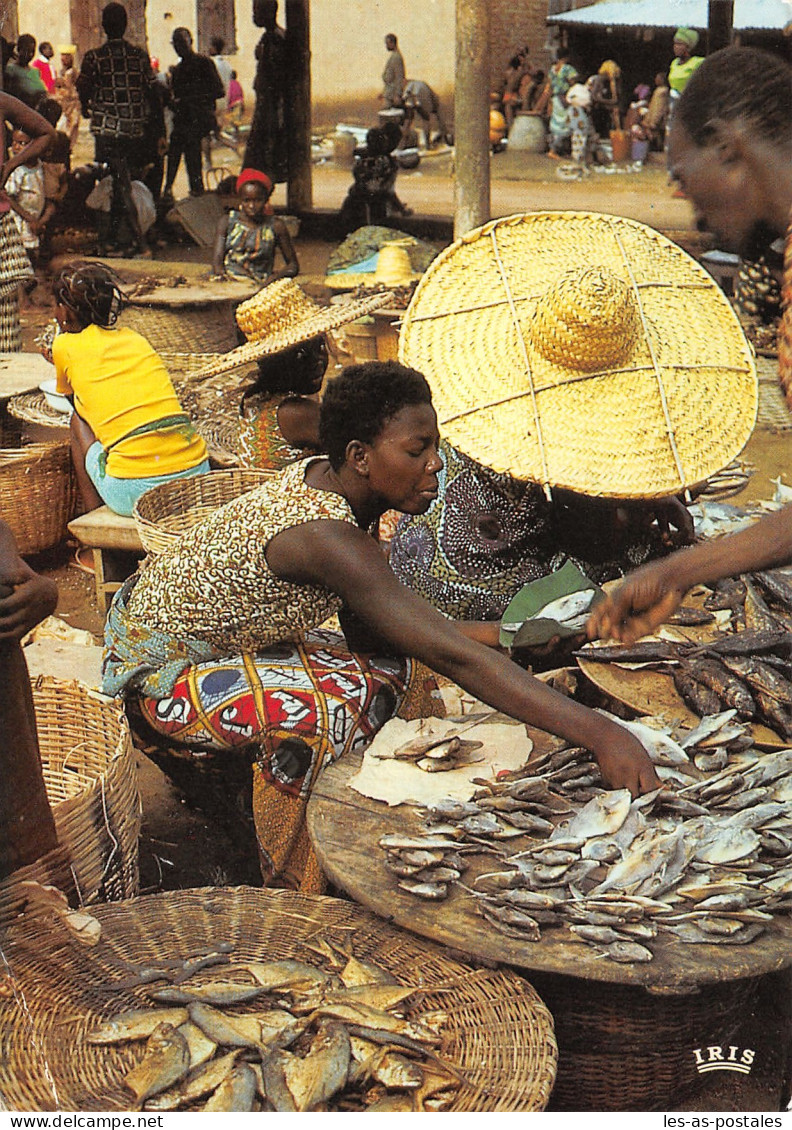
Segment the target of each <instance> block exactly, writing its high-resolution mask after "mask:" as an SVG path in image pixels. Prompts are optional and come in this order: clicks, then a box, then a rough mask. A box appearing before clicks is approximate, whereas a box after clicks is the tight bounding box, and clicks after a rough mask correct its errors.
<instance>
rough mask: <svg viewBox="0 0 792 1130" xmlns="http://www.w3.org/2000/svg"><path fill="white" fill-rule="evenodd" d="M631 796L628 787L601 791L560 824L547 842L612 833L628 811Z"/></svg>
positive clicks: (617, 828) (585, 838) (588, 837)
mask: <svg viewBox="0 0 792 1130" xmlns="http://www.w3.org/2000/svg"><path fill="white" fill-rule="evenodd" d="M631 801H632V797H631V796H630V790H629V789H615V790H613V791H611V792H607V793H603V794H602V795H601V796H597V797H595V798H594V799H593V800H590V801H589V802H588V804H586V805H584V806H583V808H582V809H581V810H580V812H578V813H577V815H575V816H573V817H572V819H571V820H570V821H569V822H568V823H566V824H562V825H561V826H560V828H558V829H557V833H553V835H552V836H551V837H550V840H549V842H550V843H552V842H553V841H554V840H557V839H564V840H568V839H573V838H580V839H584V840H587V839H590V838H592V837H593V836H606V835H613V834H614V833H615V832H617V831H618V830H619V828H621V826H622V824H623V823H624V821H625V819H626V817H627V813H628V812H629V811H630V804H631Z"/></svg>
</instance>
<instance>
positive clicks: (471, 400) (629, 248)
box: [399, 212, 758, 498]
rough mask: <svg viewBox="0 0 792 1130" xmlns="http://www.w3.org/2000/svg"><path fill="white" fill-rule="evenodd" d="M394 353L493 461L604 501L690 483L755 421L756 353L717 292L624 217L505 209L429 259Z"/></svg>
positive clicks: (446, 428) (734, 446)
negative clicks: (502, 214) (420, 376)
mask: <svg viewBox="0 0 792 1130" xmlns="http://www.w3.org/2000/svg"><path fill="white" fill-rule="evenodd" d="M399 358H400V360H401V361H402V362H404V363H405V364H407V365H411V366H412V367H414V368H416V369H418V370H420V371H421V372H423V373H424V374H425V375H426V377H427V379H428V380H429V383H430V385H431V387H432V395H433V399H434V405H435V408H436V410H437V415H438V420H439V423H440V428H441V430H442V432H443V434H444V435H445V436H446V438H447V439H448V440H449V441H450V442H451V443H453V444H454V445H455V446H457V447H459V449H460V450H461V451H463V452H465V453H466V454H467V455H469V456H471V457H472V458H473V459H476V460H477V461H478V462H480V463H483V464H485V465H486V466H489V467H492V468H494V469H495V470H497V471H505V472H508V473H510V474H512V475H514V476H515V477H517V478H521V479H529V480H532V481H534V482H538V483H542V484H543V485H544V486H545V487H551V486H552V487H565V488H567V489H569V490H574V491H578V492H580V493H584V494H589V495H597V496H602V497H609V498H657V497H660V496H662V495H665V494H671V493H677V492H679V491H682V490H685V489H687V488H688V487H691V486H693V485H694V484H696V483H700V482H702V481H703V480H705V479H707V478H708V477H709V476H710V475H712V474H714V473H715V472H716V471H719V470H721V469H722V468H723V467H725V466H726V465H727V464H728V463H729V462H731V460H732V459H734V458H735V456H736V455H737V454H738V453H739V452H740V451H741V450H742V448H743V447H744V445H745V443H746V442H747V440H748V438H749V436H750V435H751V432H752V430H753V427H754V423H755V421H756V413H757V407H758V383H757V379H756V367H755V363H754V358H753V354H752V351H751V348H750V346H749V345H748V343H747V341H746V339H745V335H744V334H743V331H742V329H741V327H740V324H739V322H738V320H737V316H736V315H735V313H734V312H733V310H732V308H731V306H730V304H729V302H728V299H727V298H726V296H725V295H724V294H723V292H722V291H721V290H720V289H719V288H718V287H717V286H716V284H715V283H714V281H713V280H712V278H711V277H710V275H709V274H707V272H706V271H705V270H704V268H703V267H701V266H700V265H699V264H698V263H697V262H696V261H695V260H694V259H692V258H691V257H690V256H689V255H688V254H687V253H686V252H684V251H683V250H682V249H681V248H679V247H678V246H677V245H676V244H674V243H672V242H671V241H670V240H669V239H666V238H665V237H664V236H662V235H660V234H659V233H658V232H656V231H654V230H653V229H652V228H649V227H647V226H645V225H644V224H640V223H637V222H636V221H634V220H627V219H623V218H621V217H617V216H607V215H600V214H594V213H582V212H540V213H533V214H530V215H518V216H509V217H507V218H505V219H501V220H496V221H493V222H491V223H488V224H485V225H484V226H483V227H481V228H477V229H476V230H474V231H471V232H469V233H468V234H467V235H465V236H463V237H462V238H461V239H459V240H457V241H456V243H454V244H452V245H451V246H450V247H448V248H447V249H446V250H445V251H444V252H443V253H442V254H441V255H439V256H438V257H437V259H435V260H434V262H433V263H432V264H431V265H430V266H429V268H428V270H427V272H426V274H425V275H424V277H423V279H422V281H421V282H420V283H419V284H418V287H417V289H416V292H415V294H414V295H413V299H412V301H411V303H410V305H409V307H408V309H407V311H406V313H405V316H404V321H403V324H402V329H401V333H400V338H399Z"/></svg>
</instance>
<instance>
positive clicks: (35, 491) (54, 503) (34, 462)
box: [0, 439, 77, 554]
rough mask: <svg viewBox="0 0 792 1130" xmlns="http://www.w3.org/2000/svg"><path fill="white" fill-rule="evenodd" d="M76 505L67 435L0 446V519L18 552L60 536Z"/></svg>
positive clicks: (49, 543) (33, 549)
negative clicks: (9, 533) (61, 438)
mask: <svg viewBox="0 0 792 1130" xmlns="http://www.w3.org/2000/svg"><path fill="white" fill-rule="evenodd" d="M76 507H77V480H76V478H75V475H74V468H73V467H72V461H71V450H70V446H69V440H68V439H64V440H62V441H59V442H57V443H32V444H30V445H29V446H27V447H5V448H2V449H0V519H2V520H3V521H5V522H7V523H8V525H9V526H10V527H11V531H12V533H13V535H14V537H15V538H16V543H17V547H18V549H19V552H20V553H22V554H28V553H39V552H41V550H43V549H50V548H51V547H52V546H53V545H57V544H58V543H59V542H60V541H62V540H63V538H64V537H65V536H66V532H67V531H66V524H67V522H69V521H71V519H72V518H73V517H74V516H75V513H76Z"/></svg>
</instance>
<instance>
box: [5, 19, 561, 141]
mask: <svg viewBox="0 0 792 1130" xmlns="http://www.w3.org/2000/svg"><path fill="white" fill-rule="evenodd" d="M13 2H14V0H6V3H10V4H13ZM74 2H75V0H72V3H74ZM94 2H95V3H97V4H98V5H99V7H100V8H101V6H102V0H79V3H81V4H87V3H94ZM140 2H141V0H130V2H129V4H128V7H130V8H131V7H132V6H133V5H134V4H136V3H140ZM227 2H228V3H235V5H236V40H237V51H236V52H235V53H229V54H228V56H227V57H228V59H229V61H230V63H231V65H232V66H233V67H234V69H235V70H236V71H237V72H238V76H239V80H240V82H241V83H242V86H243V89H244V90H245V92H246V94H247V95H248V96H249V97H250V101H251V103H252V86H253V76H254V73H255V55H254V52H255V47H256V43H257V42H258V39H259V36H260V35H261V31H260V29H259V28H257V27H255V25H254V24H253V16H252V10H253V5H252V0H227ZM202 3H204V4H205V3H206V0H146V3H145V12H146V17H145V18H146V38H147V43H146V44H145V46H147V47H148V50H149V52H150V54H152V55H155V56H157V57H158V58H159V60H160V68H161V69H162V70H163V71H164V70H167V68H168V67H169V66H171V65H173V64H175V63H176V62H177V61H178V60H177V58H176V55H175V53H174V51H173V48H172V46H171V37H172V35H173V31H174V29H175V28H177V27H179V26H184V27H188V28H190V30H191V31H192V32H193V35H194V36H196V38H197V31H198V21H197V18H196V13H197V5H198V4H202ZM17 5H18V10H19V27H20V30H21V31H28V32H30V33H31V34H32V35H35V36H36V39H40V38H44V39H49V40H50V41H51V42H53V43H56V42H61V41H70V40H71V39H72V38H73V31H74V29H73V28H72V26H71V23H70V19H69V0H46V4H45V3H44V2H43V0H17ZM285 7H286V6H285V0H281V4H280V16H279V22H280V23H284V19H285ZM455 10H456V4H455V0H401V2H399V3H396V2H395V0H310V20H311V55H312V60H311V72H312V73H311V84H312V101H313V116H314V123H315V124H316V125H317V126H321V125H322V124H332V123H333V122H336V121H339V120H341V119H344V118H347V119H348V118H355V119H357V120H358V121H360V122H361V124H367V123H368V122H369V120H371V119H373V118H374V117H375V115H376V110H377V108H378V105H379V104H378V102H377V95H378V94H379V92H380V90H381V89H382V80H381V75H382V69H383V67H384V65H385V59H386V51H385V46H384V38H385V35H386V34H387V33H388V32H393V33H394V34H395V35H397V36H398V38H399V46H400V48H401V51H402V54H403V55H404V60H405V64H406V68H407V77H408V78H420V79H423V80H424V81H426V82H428V83H429V85H430V86H432V87H433V89H434V90H435V91H436V92H437V94H438V95H439V96H440V98H441V100H442V102H443V104H444V106H445V107H447V111H448V116H449V117H451V116H452V114H451V111H452V107H453V91H454V67H455ZM546 13H547V0H523V2H522V3H517V4H515V3H514V2H513V0H491V3H490V21H491V22H490V55H491V71H492V83H493V86H494V85H496V84H497V83H498V82H499V81H500V79H501V77H502V75H503V71H504V69H505V66H506V63H507V62H508V60H509V58H510V57H511V56H512V55H513V54H514V52H515V51H516V50H517V49H518V48H519V47H522V46H523V45H524V44H526V43H528V44H529V45H530V47H531V58H532V60H534V61H535V62H536V63H537V64H538V65H540V66H542V67H545V68H546V66H547V62H548V60H549V55H548V53H547V51H545V50H544V45H545V42H546V39H547V31H546V25H545V16H546ZM129 38H130V39H133V41H134V42H139V43H141V42H142V36H141V35H140V34H138V35H136V36H134V37H133V35H132V34H130V36H129ZM100 42H101V36H99V37H98V40H97V43H89V44H86V46H97V45H98V43H100ZM199 49H201V50H202V49H204V46H203V45H199Z"/></svg>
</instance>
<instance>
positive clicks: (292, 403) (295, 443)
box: [278, 396, 321, 451]
mask: <svg viewBox="0 0 792 1130" xmlns="http://www.w3.org/2000/svg"><path fill="white" fill-rule="evenodd" d="M278 427H279V428H280V431H281V435H282V436H283V438H284V439H285V440H286V442H287V443H290V444H291V445H292V447H309V448H311V450H313V451H321V446H320V444H319V401H318V400H316V399H314V397H311V396H293V397H290V398H289V399H288V400H284V402H283V404H281V406H280V408H279V409H278Z"/></svg>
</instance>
